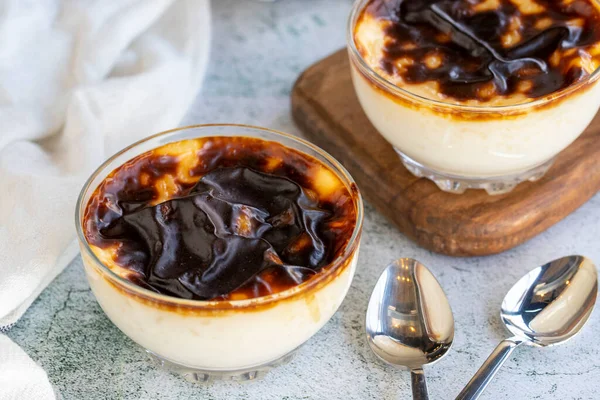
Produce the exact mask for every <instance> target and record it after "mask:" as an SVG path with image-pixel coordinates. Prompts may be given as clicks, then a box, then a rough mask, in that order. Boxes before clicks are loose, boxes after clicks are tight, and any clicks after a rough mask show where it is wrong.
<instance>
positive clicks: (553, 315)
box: [457, 256, 598, 400]
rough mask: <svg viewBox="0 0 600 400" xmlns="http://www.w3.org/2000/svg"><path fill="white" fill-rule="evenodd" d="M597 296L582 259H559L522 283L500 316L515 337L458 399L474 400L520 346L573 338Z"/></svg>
mask: <svg viewBox="0 0 600 400" xmlns="http://www.w3.org/2000/svg"><path fill="white" fill-rule="evenodd" d="M597 293H598V275H597V272H596V267H595V266H594V264H593V263H592V262H591V261H590V260H589V259H587V258H585V257H582V256H569V257H563V258H559V259H557V260H554V261H551V262H549V263H548V264H546V265H543V266H541V267H538V268H536V269H534V270H533V271H531V272H530V273H528V274H527V275H525V276H524V277H523V278H521V279H520V280H519V281H518V282H517V283H516V284H515V285H514V286H513V287H512V288H511V289H510V290H509V291H508V293H507V294H506V297H505V298H504V301H503V302H502V309H501V313H500V316H501V317H502V321H503V322H504V325H505V326H506V328H507V329H508V330H509V331H510V332H511V333H512V334H513V335H514V336H513V337H511V338H510V339H505V340H503V341H502V342H500V344H499V345H498V347H496V349H495V350H494V351H493V353H492V354H491V355H490V356H489V358H488V359H487V360H486V361H485V363H484V364H483V365H482V366H481V368H479V371H477V373H476V374H475V376H473V378H472V379H471V380H470V381H469V383H468V384H467V386H466V387H465V388H464V389H463V391H462V392H460V394H459V395H458V397H457V399H460V400H462V399H476V398H478V397H479V396H480V395H481V393H482V392H483V390H484V389H485V387H486V386H487V385H488V383H490V381H491V379H492V378H493V377H494V375H495V374H496V372H497V371H498V369H500V367H501V366H502V364H503V363H504V361H506V360H507V359H508V357H509V356H510V354H511V353H512V351H513V350H514V349H515V348H516V347H517V346H518V345H520V344H522V343H526V344H529V345H533V346H540V347H545V346H551V345H555V344H559V343H563V342H565V341H567V340H568V339H570V338H572V337H573V336H574V335H575V334H576V333H578V332H579V331H580V330H581V327H582V326H583V325H584V324H585V322H586V321H587V320H588V317H589V316H590V314H591V313H592V309H593V308H594V304H595V303H596V295H597Z"/></svg>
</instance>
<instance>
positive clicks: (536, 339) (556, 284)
mask: <svg viewBox="0 0 600 400" xmlns="http://www.w3.org/2000/svg"><path fill="white" fill-rule="evenodd" d="M597 293H598V279H597V272H596V267H595V266H594V264H593V263H592V262H591V261H590V260H589V259H587V258H585V257H582V256H570V257H563V258H560V259H558V260H554V261H552V262H549V263H548V264H546V265H543V266H541V267H538V268H536V269H534V270H533V271H531V272H529V273H528V274H527V275H525V276H524V277H522V278H521V279H520V280H519V281H518V282H517V283H516V284H515V285H514V286H513V287H512V288H511V289H510V290H509V291H508V293H507V294H506V297H505V298H504V301H503V302H502V307H501V312H500V315H501V318H502V322H504V325H506V328H507V329H508V330H509V331H510V332H511V333H512V334H513V335H515V336H518V337H521V338H523V339H524V340H526V343H527V344H531V345H536V346H551V345H555V344H559V343H563V342H565V341H567V340H569V339H570V338H572V337H573V336H574V335H575V334H577V333H578V332H579V331H580V330H581V327H582V326H583V325H584V324H585V323H586V322H587V320H588V318H589V316H590V314H591V313H592V309H593V308H594V304H595V303H596V296H597Z"/></svg>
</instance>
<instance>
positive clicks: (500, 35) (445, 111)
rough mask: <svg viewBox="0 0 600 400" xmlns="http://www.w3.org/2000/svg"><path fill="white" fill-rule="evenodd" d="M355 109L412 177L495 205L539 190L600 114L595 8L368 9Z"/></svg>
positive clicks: (412, 2) (501, 0)
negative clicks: (480, 192) (526, 184)
mask: <svg viewBox="0 0 600 400" xmlns="http://www.w3.org/2000/svg"><path fill="white" fill-rule="evenodd" d="M348 41H349V48H350V58H351V66H352V75H353V81H354V85H355V89H356V92H357V94H358V98H359V100H360V102H361V105H362V107H363V109H364V111H365V113H366V114H367V116H368V117H369V119H370V120H371V122H372V123H373V125H374V126H375V127H376V128H377V130H378V131H379V132H380V133H381V134H382V135H383V136H384V137H385V138H386V139H387V140H388V141H389V142H390V143H391V144H392V145H393V146H394V147H395V149H396V150H397V151H398V153H399V155H400V157H401V158H402V160H403V162H404V163H405V165H406V166H407V167H408V168H409V170H411V171H412V172H413V173H415V174H417V175H420V176H426V177H429V178H431V179H433V180H434V181H435V182H436V183H437V184H438V185H439V186H440V187H441V188H442V189H444V190H448V191H455V192H462V191H464V190H465V189H466V188H469V187H472V188H484V189H486V190H488V192H490V193H502V192H505V191H508V190H510V189H512V188H513V187H514V186H515V185H516V183H518V182H520V181H523V180H528V179H530V180H531V179H537V178H539V177H541V175H543V173H544V172H545V171H546V170H547V169H548V167H549V166H550V164H551V162H552V160H553V158H554V157H555V156H556V155H557V154H558V153H559V152H560V151H561V150H563V149H564V148H565V147H567V146H568V145H569V144H570V143H572V142H573V141H574V140H575V139H576V138H577V137H578V136H579V135H580V134H581V133H582V132H583V130H584V129H585V128H586V127H587V125H588V124H589V123H590V121H591V120H592V118H593V117H594V115H595V114H596V112H597V111H598V108H599V106H600V85H598V84H597V82H598V75H599V73H598V67H599V66H600V6H599V3H598V2H597V1H596V0H563V1H559V0H556V1H555V0H553V1H535V0H427V1H417V0H368V1H367V0H365V1H358V2H357V3H356V5H355V8H354V11H353V14H352V16H351V20H350V24H349V36H348Z"/></svg>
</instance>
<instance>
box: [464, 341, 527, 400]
mask: <svg viewBox="0 0 600 400" xmlns="http://www.w3.org/2000/svg"><path fill="white" fill-rule="evenodd" d="M521 343H523V340H522V339H520V338H518V337H516V336H515V337H512V338H510V339H505V340H503V341H501V342H500V344H499V345H498V346H497V347H496V348H495V349H494V351H493V352H492V354H490V356H489V357H488V359H487V360H485V362H484V363H483V365H482V366H481V367H480V368H479V370H478V371H477V372H476V373H475V375H474V376H473V378H471V380H470V381H469V383H467V386H465V388H464V389H463V390H462V392H460V394H459V395H458V396H457V397H456V400H474V399H477V398H479V396H480V395H481V393H483V391H484V390H485V388H486V386H487V385H488V383H490V381H491V380H492V378H493V377H494V375H496V372H498V370H499V369H500V367H501V366H502V364H504V361H506V360H507V359H508V357H509V356H510V353H512V351H513V350H514V349H515V348H516V347H517V346H518V345H520V344H521Z"/></svg>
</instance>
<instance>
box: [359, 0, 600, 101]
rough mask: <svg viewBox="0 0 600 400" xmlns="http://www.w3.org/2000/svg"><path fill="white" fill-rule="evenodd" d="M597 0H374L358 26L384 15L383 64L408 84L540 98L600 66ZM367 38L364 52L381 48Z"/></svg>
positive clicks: (454, 93) (479, 96)
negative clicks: (431, 84)
mask: <svg viewBox="0 0 600 400" xmlns="http://www.w3.org/2000/svg"><path fill="white" fill-rule="evenodd" d="M595 1H596V0H547V1H541V0H538V1H536V0H371V1H370V2H369V3H368V5H367V6H366V7H365V8H364V10H363V11H362V14H361V16H360V18H359V21H358V24H357V30H356V32H359V27H360V25H361V24H363V23H365V22H366V21H368V20H369V21H373V20H375V21H377V22H378V24H379V25H378V26H380V27H381V29H382V30H383V32H381V35H384V36H385V38H384V40H383V42H382V43H383V44H382V46H383V48H382V49H381V53H382V54H381V55H380V56H379V57H378V59H379V62H380V65H378V66H377V67H378V68H381V70H383V71H384V72H385V73H386V74H387V75H388V76H391V77H397V78H399V81H400V82H402V83H404V84H409V85H410V84H421V83H427V82H434V83H435V84H436V85H437V88H436V90H437V92H438V93H441V94H442V95H445V96H448V97H451V98H454V99H457V100H459V101H465V100H473V99H474V100H478V101H489V100H490V99H492V98H493V97H494V96H497V95H501V96H510V95H513V94H520V95H524V96H525V97H527V98H530V99H535V98H540V97H543V96H546V95H548V94H550V93H553V92H556V91H559V90H561V89H564V88H566V87H568V86H569V85H572V84H573V83H575V82H579V81H581V80H583V79H585V78H586V77H588V76H589V75H590V74H591V73H592V72H593V71H594V70H596V69H597V68H598V67H599V66H600V9H599V6H598V3H596V2H595ZM356 32H355V35H356ZM360 39H361V38H358V37H356V39H355V40H356V41H357V43H358V44H359V51H361V53H362V54H363V56H365V55H366V54H367V53H369V52H374V51H375V50H374V49H369V48H365V46H364V45H361V43H364V42H361V40H360Z"/></svg>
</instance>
